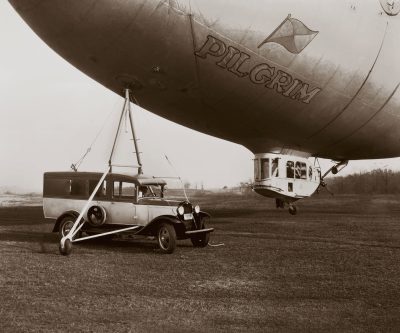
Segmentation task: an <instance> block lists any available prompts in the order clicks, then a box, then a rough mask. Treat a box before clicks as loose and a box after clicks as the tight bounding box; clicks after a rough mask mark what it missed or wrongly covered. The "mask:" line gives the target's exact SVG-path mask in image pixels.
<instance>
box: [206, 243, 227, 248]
mask: <svg viewBox="0 0 400 333" xmlns="http://www.w3.org/2000/svg"><path fill="white" fill-rule="evenodd" d="M208 246H211V247H220V246H225V244H224V243H218V244H211V243H208Z"/></svg>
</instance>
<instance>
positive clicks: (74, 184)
mask: <svg viewBox="0 0 400 333" xmlns="http://www.w3.org/2000/svg"><path fill="white" fill-rule="evenodd" d="M71 195H73V196H87V195H88V188H87V180H85V179H72V180H71Z"/></svg>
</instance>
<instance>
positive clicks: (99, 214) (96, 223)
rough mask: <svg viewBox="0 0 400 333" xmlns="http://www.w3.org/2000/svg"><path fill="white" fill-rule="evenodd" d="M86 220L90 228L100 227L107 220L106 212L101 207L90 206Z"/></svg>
mask: <svg viewBox="0 0 400 333" xmlns="http://www.w3.org/2000/svg"><path fill="white" fill-rule="evenodd" d="M87 219H88V222H89V224H90V225H91V226H92V227H100V226H102V225H103V224H104V223H106V220H107V212H106V210H105V209H104V207H102V206H92V207H90V208H89V209H88V211H87Z"/></svg>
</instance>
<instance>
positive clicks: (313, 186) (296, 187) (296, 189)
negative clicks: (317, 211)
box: [253, 153, 321, 203]
mask: <svg viewBox="0 0 400 333" xmlns="http://www.w3.org/2000/svg"><path fill="white" fill-rule="evenodd" d="M320 179H321V170H320V168H319V167H316V166H315V165H314V164H313V163H311V161H310V160H309V159H307V158H304V157H298V156H293V155H282V154H271V153H268V154H257V155H256V156H255V159H254V186H253V190H254V191H255V192H257V193H258V194H260V195H263V196H265V197H270V198H277V199H280V200H283V202H286V203H291V202H294V201H296V200H299V199H302V198H305V197H309V196H311V195H312V194H313V193H314V192H315V191H316V190H317V188H318V186H319V185H320Z"/></svg>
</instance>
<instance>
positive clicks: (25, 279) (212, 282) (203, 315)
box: [0, 194, 400, 332]
mask: <svg viewBox="0 0 400 333" xmlns="http://www.w3.org/2000/svg"><path fill="white" fill-rule="evenodd" d="M197 201H198V202H200V203H201V206H202V207H203V209H204V210H207V211H209V212H210V213H211V214H212V215H213V219H212V222H211V223H210V224H209V225H210V226H212V227H215V228H216V231H215V233H214V234H213V235H212V243H213V244H222V243H223V244H224V245H223V246H219V247H211V246H210V247H207V248H205V249H196V248H193V247H192V246H191V244H190V242H189V241H182V242H180V243H179V247H178V248H177V250H176V252H175V253H174V254H172V255H161V254H160V253H159V251H158V250H157V248H156V245H155V243H154V242H150V241H130V240H113V241H102V240H96V241H91V242H86V243H82V244H80V245H75V246H74V249H73V252H72V255H71V256H69V257H63V256H61V255H59V253H58V239H57V237H56V235H53V234H51V229H52V224H51V223H48V222H46V221H44V219H43V217H42V211H41V207H9V208H1V209H0V297H1V303H0V325H1V326H0V331H1V332H28V331H35V332H54V331H77V332H80V331H83V332H100V331H109V332H129V331H132V332H303V331H307V332H310V331H314V332H366V331H368V332H398V331H400V283H399V282H400V221H399V216H400V198H399V197H395V196H368V197H357V196H336V197H334V198H331V197H328V196H315V197H314V198H311V199H307V200H304V201H302V202H300V203H299V205H298V206H299V215H297V216H291V215H289V214H288V212H287V211H286V210H285V211H282V210H276V209H275V208H274V202H273V201H271V200H267V199H265V198H262V197H258V196H254V195H250V196H248V197H243V196H238V195H230V194H218V195H216V194H215V195H209V196H202V197H198V198H197Z"/></svg>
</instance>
